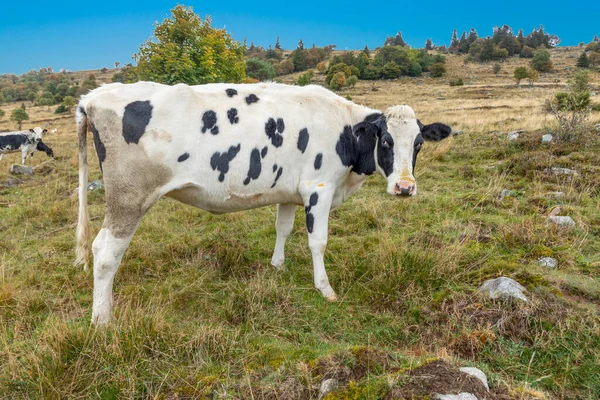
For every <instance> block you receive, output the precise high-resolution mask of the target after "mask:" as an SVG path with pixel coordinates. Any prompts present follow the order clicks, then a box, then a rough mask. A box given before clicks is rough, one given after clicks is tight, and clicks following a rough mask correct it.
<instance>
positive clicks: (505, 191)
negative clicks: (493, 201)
mask: <svg viewBox="0 0 600 400" xmlns="http://www.w3.org/2000/svg"><path fill="white" fill-rule="evenodd" d="M508 196H510V190H508V189H502V191H501V192H500V200H503V199H504V198H505V197H508Z"/></svg>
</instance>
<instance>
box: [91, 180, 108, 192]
mask: <svg viewBox="0 0 600 400" xmlns="http://www.w3.org/2000/svg"><path fill="white" fill-rule="evenodd" d="M98 189H104V182H102V181H101V180H100V179H96V180H95V181H93V182H91V183H90V184H89V185H88V190H98Z"/></svg>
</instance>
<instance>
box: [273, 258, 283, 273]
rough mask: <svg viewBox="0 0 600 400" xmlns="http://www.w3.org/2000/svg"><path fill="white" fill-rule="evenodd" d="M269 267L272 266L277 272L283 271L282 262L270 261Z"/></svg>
mask: <svg viewBox="0 0 600 400" xmlns="http://www.w3.org/2000/svg"><path fill="white" fill-rule="evenodd" d="M271 265H272V266H274V267H275V269H276V270H277V271H283V270H285V267H284V265H283V260H271Z"/></svg>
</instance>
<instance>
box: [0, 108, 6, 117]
mask: <svg viewBox="0 0 600 400" xmlns="http://www.w3.org/2000/svg"><path fill="white" fill-rule="evenodd" d="M5 115H6V111H4V110H2V109H0V119H2V118H4V116H5Z"/></svg>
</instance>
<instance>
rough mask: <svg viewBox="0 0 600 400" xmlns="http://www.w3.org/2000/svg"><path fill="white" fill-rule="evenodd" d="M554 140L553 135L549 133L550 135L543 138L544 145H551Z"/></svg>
mask: <svg viewBox="0 0 600 400" xmlns="http://www.w3.org/2000/svg"><path fill="white" fill-rule="evenodd" d="M553 138H554V137H553V136H552V134H550V133H548V134H546V135H544V136H542V143H550V142H552V139H553Z"/></svg>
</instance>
